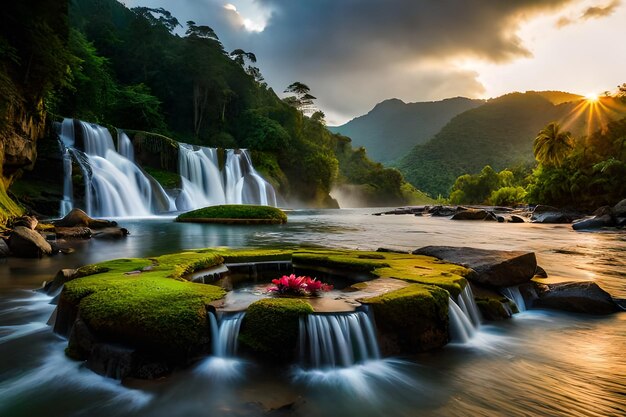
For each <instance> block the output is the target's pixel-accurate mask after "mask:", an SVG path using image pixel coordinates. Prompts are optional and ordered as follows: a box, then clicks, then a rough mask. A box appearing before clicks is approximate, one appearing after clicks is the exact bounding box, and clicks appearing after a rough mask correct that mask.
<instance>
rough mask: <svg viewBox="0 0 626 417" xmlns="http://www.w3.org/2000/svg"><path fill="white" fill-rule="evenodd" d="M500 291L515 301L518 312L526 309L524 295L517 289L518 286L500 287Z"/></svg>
mask: <svg viewBox="0 0 626 417" xmlns="http://www.w3.org/2000/svg"><path fill="white" fill-rule="evenodd" d="M501 291H502V295H504V296H505V297H506V298H508V299H509V300H511V301H513V302H514V303H515V305H516V306H517V309H518V310H519V311H520V312H522V311H526V302H525V301H524V297H523V296H522V293H521V292H520V290H519V286H513V287H507V288H502V289H501Z"/></svg>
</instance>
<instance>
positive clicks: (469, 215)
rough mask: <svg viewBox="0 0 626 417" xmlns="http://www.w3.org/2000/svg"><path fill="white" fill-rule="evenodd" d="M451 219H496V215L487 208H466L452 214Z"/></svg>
mask: <svg viewBox="0 0 626 417" xmlns="http://www.w3.org/2000/svg"><path fill="white" fill-rule="evenodd" d="M451 220H489V221H494V220H497V219H496V216H495V215H494V214H493V213H492V212H490V211H487V210H483V209H467V210H465V211H460V212H458V213H456V214H454V215H453V216H452V219H451Z"/></svg>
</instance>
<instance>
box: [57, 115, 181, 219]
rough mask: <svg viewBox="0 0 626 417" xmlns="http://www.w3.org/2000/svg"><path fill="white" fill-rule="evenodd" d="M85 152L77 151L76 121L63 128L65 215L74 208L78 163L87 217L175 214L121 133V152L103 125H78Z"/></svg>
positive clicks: (62, 207)
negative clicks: (136, 159) (75, 169)
mask: <svg viewBox="0 0 626 417" xmlns="http://www.w3.org/2000/svg"><path fill="white" fill-rule="evenodd" d="M77 123H78V126H79V127H80V130H81V136H82V139H83V141H82V142H83V143H82V145H83V150H80V149H78V148H77V147H76V143H75V132H74V125H75V122H74V120H73V119H65V120H63V123H62V124H61V128H60V132H59V137H60V139H61V144H62V152H63V158H64V160H63V167H64V176H65V179H64V187H63V201H62V203H61V215H65V214H67V212H68V211H69V210H70V209H71V208H73V207H74V205H75V204H74V197H73V189H72V164H71V159H73V160H74V161H76V163H77V164H78V166H79V167H80V170H81V172H82V175H83V180H84V199H85V206H84V209H85V211H86V212H87V214H89V215H91V216H96V217H104V216H113V217H121V216H146V215H150V214H152V213H156V212H161V211H170V210H174V209H175V207H174V206H173V205H172V204H171V202H170V198H169V197H168V196H167V194H166V193H165V191H164V190H163V188H162V187H161V186H160V185H159V184H158V183H157V182H156V181H155V180H154V179H153V178H151V177H149V176H148V175H147V174H145V173H144V172H143V171H142V170H141V168H139V166H137V164H135V162H134V161H133V160H134V156H133V151H132V144H131V143H130V140H129V139H128V136H126V134H125V133H123V132H120V134H119V137H118V150H119V153H118V152H117V151H116V149H115V146H114V144H113V138H112V137H111V134H110V133H109V131H108V130H107V129H106V128H104V127H102V126H99V125H96V124H91V123H87V122H83V121H77Z"/></svg>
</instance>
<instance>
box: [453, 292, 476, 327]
mask: <svg viewBox="0 0 626 417" xmlns="http://www.w3.org/2000/svg"><path fill="white" fill-rule="evenodd" d="M457 301H458V302H457V304H458V305H459V307H460V308H461V310H462V311H463V313H464V314H465V315H466V316H467V317H469V319H470V321H471V322H472V324H473V325H474V327H476V328H478V327H480V323H481V321H482V320H481V316H480V310H479V309H478V306H477V305H476V300H474V293H473V292H472V287H471V286H470V285H469V284H467V285H466V286H465V288H463V291H461V293H460V294H459V296H458V297H457Z"/></svg>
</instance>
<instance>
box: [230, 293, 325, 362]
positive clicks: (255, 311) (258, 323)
mask: <svg viewBox="0 0 626 417" xmlns="http://www.w3.org/2000/svg"><path fill="white" fill-rule="evenodd" d="M310 313H313V307H311V305H310V304H309V303H308V302H306V301H305V300H302V299H296V298H268V299H264V300H260V301H256V302H254V303H252V304H251V305H250V307H248V310H247V312H246V315H245V317H244V319H243V323H242V324H241V331H240V333H239V341H240V343H241V346H242V347H243V348H244V349H246V350H248V351H249V352H251V353H252V354H253V355H255V356H257V357H261V358H265V359H280V360H281V363H283V362H285V361H291V360H292V359H293V358H294V357H295V354H296V345H297V343H298V334H299V326H300V317H302V316H304V315H306V314H310Z"/></svg>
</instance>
